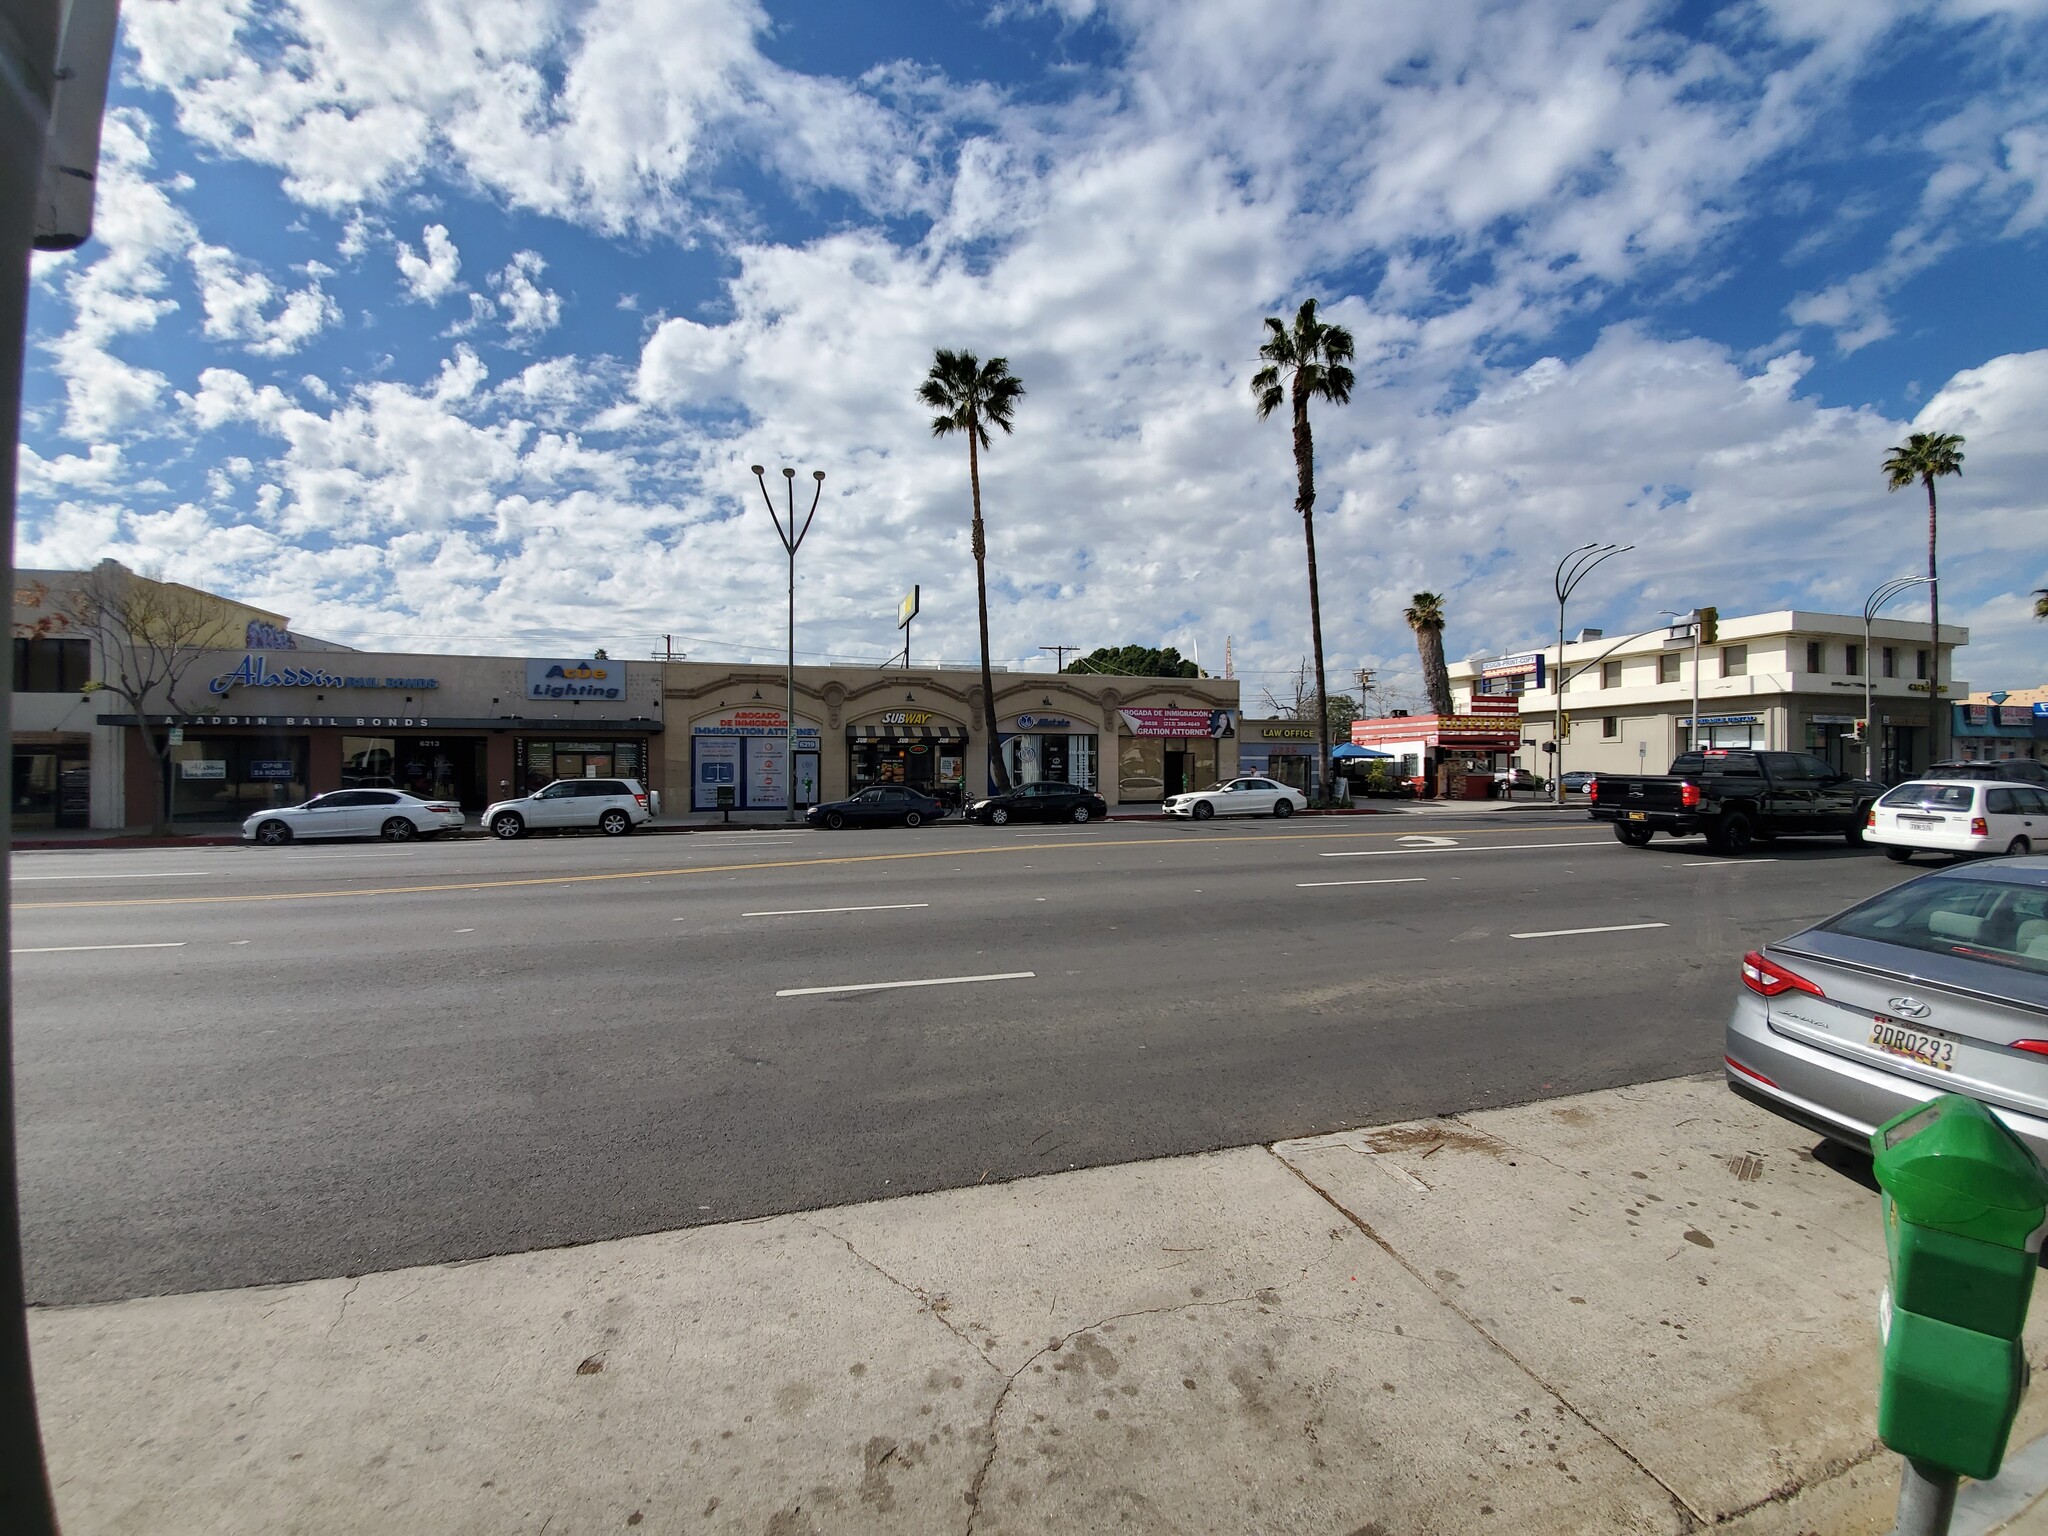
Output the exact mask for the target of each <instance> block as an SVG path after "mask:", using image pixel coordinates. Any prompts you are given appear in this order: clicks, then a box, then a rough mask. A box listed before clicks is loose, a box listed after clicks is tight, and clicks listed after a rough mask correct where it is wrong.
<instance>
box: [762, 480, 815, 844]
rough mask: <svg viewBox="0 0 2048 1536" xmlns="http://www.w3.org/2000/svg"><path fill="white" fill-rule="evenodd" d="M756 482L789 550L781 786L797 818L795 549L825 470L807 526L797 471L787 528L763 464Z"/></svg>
mask: <svg viewBox="0 0 2048 1536" xmlns="http://www.w3.org/2000/svg"><path fill="white" fill-rule="evenodd" d="M752 468H753V471H754V481H755V483H756V484H757V485H759V486H760V487H761V499H762V500H763V501H765V502H767V503H768V516H769V517H770V518H772V519H773V520H774V523H775V535H776V537H777V538H779V539H781V540H782V547H783V548H784V549H785V550H787V551H788V552H789V709H788V711H787V713H786V714H785V715H784V717H783V721H782V788H783V792H784V793H785V795H787V797H788V800H789V812H788V815H787V816H786V817H785V818H784V819H785V820H788V821H795V820H796V552H797V549H798V547H799V546H800V545H801V544H802V543H803V541H804V535H805V534H807V533H809V532H810V531H811V519H812V518H814V517H816V516H817V515H818V498H819V497H820V496H822V495H824V494H825V471H823V470H822V469H814V470H812V471H811V478H812V479H813V480H815V481H817V488H816V489H815V490H813V491H812V492H811V510H810V511H809V512H807V513H805V514H804V525H803V527H801V528H799V527H797V525H796V471H795V470H793V469H784V470H783V472H782V483H783V486H784V488H785V489H786V490H787V492H788V497H787V500H788V504H789V523H788V525H787V526H786V527H785V526H784V524H783V521H782V515H781V514H780V513H778V512H777V511H776V510H775V498H774V497H773V496H770V495H769V494H768V482H767V480H766V479H765V478H763V472H762V469H761V466H760V465H758V464H756V465H754V466H752Z"/></svg>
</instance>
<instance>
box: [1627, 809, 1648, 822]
mask: <svg viewBox="0 0 2048 1536" xmlns="http://www.w3.org/2000/svg"><path fill="white" fill-rule="evenodd" d="M1628 819H1629V820H1630V821H1648V820H1649V819H1650V813H1649V812H1648V811H1630V812H1629V813H1628Z"/></svg>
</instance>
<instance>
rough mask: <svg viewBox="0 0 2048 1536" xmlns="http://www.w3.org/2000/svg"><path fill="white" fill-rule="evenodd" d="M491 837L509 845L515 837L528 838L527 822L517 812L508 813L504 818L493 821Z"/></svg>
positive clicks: (499, 817) (495, 818) (500, 817)
mask: <svg viewBox="0 0 2048 1536" xmlns="http://www.w3.org/2000/svg"><path fill="white" fill-rule="evenodd" d="M491 835H492V836H493V837H496V838H498V839H500V840H501V841H504V842H508V843H509V842H511V841H512V840H513V839H514V838H515V837H524V836H526V820H525V818H524V817H522V816H520V815H519V814H518V813H517V812H516V811H507V812H505V813H504V814H503V815H502V816H497V817H494V818H493V819H492V821H491Z"/></svg>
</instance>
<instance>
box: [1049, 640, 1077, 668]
mask: <svg viewBox="0 0 2048 1536" xmlns="http://www.w3.org/2000/svg"><path fill="white" fill-rule="evenodd" d="M1039 649H1040V650H1041V651H1051V652H1052V653H1053V658H1052V669H1053V671H1055V672H1064V671H1066V670H1067V652H1069V651H1078V650H1080V649H1081V647H1079V646H1078V645H1041V646H1040V647H1039Z"/></svg>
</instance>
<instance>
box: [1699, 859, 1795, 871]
mask: <svg viewBox="0 0 2048 1536" xmlns="http://www.w3.org/2000/svg"><path fill="white" fill-rule="evenodd" d="M1777 862H1778V861H1777V860H1776V859H1694V860H1693V861H1692V862H1691V863H1690V864H1681V865H1679V866H1678V867H1679V868H1680V869H1740V868H1741V867H1742V866H1743V865H1745V864H1775V863H1777Z"/></svg>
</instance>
